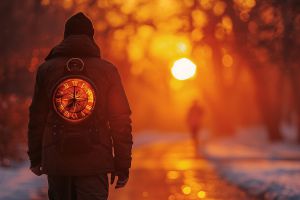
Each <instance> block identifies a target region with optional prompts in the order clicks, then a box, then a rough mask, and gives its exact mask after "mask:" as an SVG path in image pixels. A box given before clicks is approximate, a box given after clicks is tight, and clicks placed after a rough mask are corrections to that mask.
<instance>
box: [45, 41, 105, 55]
mask: <svg viewBox="0 0 300 200" xmlns="http://www.w3.org/2000/svg"><path fill="white" fill-rule="evenodd" d="M55 57H99V58H100V57H101V56H100V48H99V47H98V45H97V44H96V43H95V41H94V40H93V39H91V38H90V37H88V36H87V35H70V36H69V37H67V38H65V39H64V40H63V41H62V42H61V43H60V44H58V45H57V46H55V47H54V48H53V49H52V50H51V51H50V53H49V54H48V56H47V57H46V58H45V60H49V59H52V58H55Z"/></svg>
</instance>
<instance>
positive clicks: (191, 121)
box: [186, 100, 203, 152]
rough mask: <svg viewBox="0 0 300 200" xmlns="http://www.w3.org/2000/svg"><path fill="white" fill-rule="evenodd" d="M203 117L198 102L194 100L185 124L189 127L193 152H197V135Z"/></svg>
mask: <svg viewBox="0 0 300 200" xmlns="http://www.w3.org/2000/svg"><path fill="white" fill-rule="evenodd" d="M202 116H203V109H202V107H201V106H200V104H199V102H198V101H197V100H195V101H194V102H193V103H192V105H191V107H190V109H189V110H188V113H187V119H186V120H187V124H188V126H189V130H190V134H191V138H192V140H193V143H194V146H195V150H196V152H198V148H199V140H198V133H199V131H200V129H201V120H202Z"/></svg>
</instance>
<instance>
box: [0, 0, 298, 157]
mask: <svg viewBox="0 0 300 200" xmlns="http://www.w3.org/2000/svg"><path fill="white" fill-rule="evenodd" d="M0 9H1V12H0V16H1V17H0V21H1V23H0V24H1V32H0V44H1V54H0V88H1V91H0V93H1V102H2V104H3V105H6V104H7V103H5V102H10V103H8V104H9V108H5V107H6V106H3V105H2V106H1V121H0V129H1V130H0V139H1V142H0V143H1V144H0V145H1V149H6V148H4V147H8V146H13V147H15V146H18V145H16V144H10V142H12V141H14V139H8V138H10V137H11V138H14V137H16V135H18V137H19V136H20V138H24V135H25V133H26V123H27V110H26V108H25V107H26V106H27V104H28V100H27V99H28V98H30V96H31V94H32V89H33V83H34V76H35V72H36V69H37V67H38V64H39V63H41V62H42V61H43V59H44V58H45V56H46V55H47V53H48V52H49V50H50V49H51V47H53V46H54V45H55V44H57V43H58V42H60V41H61V40H62V36H63V28H64V22H65V20H66V19H67V17H69V16H70V15H71V14H73V13H74V12H76V11H83V12H85V13H86V14H87V15H89V16H90V17H91V19H92V20H93V21H94V25H95V29H96V35H95V40H96V41H97V42H98V43H99V44H100V48H101V50H102V56H103V57H105V58H108V59H110V60H113V62H114V64H116V65H117V66H118V68H119V69H120V72H121V76H122V78H123V81H124V83H125V85H126V88H127V91H128V96H129V99H130V102H131V104H132V108H133V110H134V113H133V119H134V121H135V129H136V130H141V129H146V128H148V129H149V128H151V129H157V128H161V129H164V130H184V114H185V112H186V110H187V108H188V106H189V104H190V102H192V101H193V100H194V99H195V98H198V99H199V100H200V101H201V103H202V104H203V107H204V108H205V113H206V119H205V126H206V127H207V128H209V129H210V130H212V131H213V132H214V133H215V134H216V135H228V134H232V133H234V132H235V130H236V129H237V128H238V127H244V126H253V125H257V124H264V125H265V127H266V128H267V130H268V132H269V138H270V139H271V140H274V141H276V140H281V139H282V134H281V129H280V127H281V125H282V123H283V122H285V124H294V125H295V126H297V127H299V125H300V122H299V121H300V90H299V84H300V83H299V73H300V66H299V59H300V58H299V56H298V55H297V52H299V43H300V38H299V35H300V34H299V33H300V14H299V13H300V12H299V9H300V2H299V1H297V0H285V1H280V0H260V1H258V0H257V1H255V0H228V1H225V0H151V1H150V0H149V1H145V0H131V1H120V0H64V1H59V0H27V1H21V0H3V1H1V2H0ZM181 57H188V58H190V59H191V60H193V61H194V62H195V63H196V65H197V66H198V72H197V76H196V78H194V79H192V80H188V81H185V82H180V81H178V80H175V79H174V78H173V77H172V76H171V74H170V67H171V66H172V63H173V62H174V61H175V60H176V59H178V58H181ZM11 97H13V98H16V99H17V100H16V101H11V100H10V98H11ZM16 113H17V114H16ZM19 115H20V116H19ZM17 116H19V118H22V119H23V118H24V119H23V120H22V121H20V123H18V124H15V123H13V121H14V118H15V117H17ZM6 118H9V119H11V122H10V120H7V119H6ZM17 118H18V117H17ZM20 127H22V128H20ZM4 130H5V131H4ZM298 132H300V127H299V128H298ZM298 135H299V134H298ZM4 138H6V139H4ZM22 140H23V139H22ZM2 152H3V150H2Z"/></svg>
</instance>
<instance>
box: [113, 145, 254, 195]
mask: <svg viewBox="0 0 300 200" xmlns="http://www.w3.org/2000/svg"><path fill="white" fill-rule="evenodd" d="M109 199H110V200H143V199H145V200H192V199H207V200H208V199H210V200H213V199H214V200H221V199H222V200H248V199H254V198H251V197H248V196H247V195H246V194H245V193H244V192H242V191H241V190H239V189H237V188H236V187H234V186H232V185H230V184H228V183H227V182H226V181H224V180H222V179H220V177H218V175H217V174H216V172H215V169H214V167H213V166H212V165H211V164H210V163H209V162H208V161H207V160H205V159H204V158H195V156H194V149H193V147H192V144H191V143H190V142H188V141H184V142H176V143H160V144H152V145H147V146H144V147H139V148H137V149H135V150H134V155H133V167H132V170H131V177H130V181H129V183H128V185H127V186H126V188H124V189H121V190H115V189H114V188H110V198H109Z"/></svg>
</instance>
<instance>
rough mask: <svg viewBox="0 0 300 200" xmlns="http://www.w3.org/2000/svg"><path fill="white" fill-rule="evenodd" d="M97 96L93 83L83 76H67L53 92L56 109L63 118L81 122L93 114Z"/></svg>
mask: <svg viewBox="0 0 300 200" xmlns="http://www.w3.org/2000/svg"><path fill="white" fill-rule="evenodd" d="M95 102H96V96H95V90H94V88H93V87H92V84H91V83H89V82H88V81H87V80H85V79H82V78H67V79H65V80H63V81H61V82H59V84H58V85H57V86H56V88H55V89H54V93H53V105H54V108H55V111H56V112H57V113H58V115H59V116H61V117H62V118H63V119H65V120H67V121H70V122H80V121H82V120H84V119H86V118H87V117H88V116H89V115H91V114H92V111H93V109H94V107H95Z"/></svg>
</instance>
